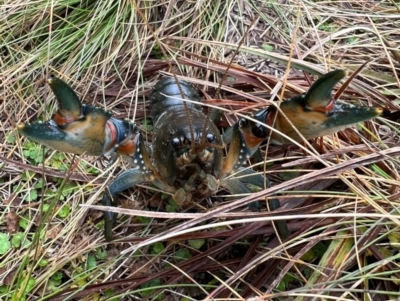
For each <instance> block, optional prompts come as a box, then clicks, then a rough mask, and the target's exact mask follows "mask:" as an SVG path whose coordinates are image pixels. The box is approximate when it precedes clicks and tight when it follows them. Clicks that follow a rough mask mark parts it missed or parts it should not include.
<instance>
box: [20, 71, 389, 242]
mask: <svg viewBox="0 0 400 301" xmlns="http://www.w3.org/2000/svg"><path fill="white" fill-rule="evenodd" d="M345 75H346V72H345V71H343V70H335V71H332V72H329V73H327V74H325V75H324V76H322V77H321V78H319V79H318V80H317V81H316V82H315V83H314V84H313V85H312V86H311V87H310V89H309V91H308V92H307V93H306V94H302V95H298V96H295V97H293V98H291V99H289V100H287V101H284V102H282V104H281V106H280V110H277V108H276V107H273V106H270V107H268V108H267V109H263V110H261V111H259V112H258V113H256V114H255V115H254V116H253V119H252V120H249V119H245V118H243V119H240V120H239V121H238V122H237V123H236V124H234V125H233V126H232V128H231V129H230V130H228V131H227V132H226V134H225V135H224V136H222V135H221V134H220V132H219V130H218V128H217V127H216V125H215V124H214V123H213V121H212V120H210V119H209V117H208V116H206V115H205V114H203V113H202V111H201V106H200V105H198V104H192V103H189V102H188V103H187V104H186V105H185V104H184V102H183V100H182V99H187V100H191V101H196V102H198V101H199V100H200V97H199V95H198V93H197V91H196V89H195V88H194V87H193V86H192V85H191V84H189V83H187V82H184V81H177V79H175V78H163V79H161V80H160V81H159V82H158V83H157V84H156V85H155V87H154V88H153V90H152V92H151V94H150V100H151V107H152V119H153V123H154V133H153V142H152V145H151V146H147V145H146V144H145V142H144V140H143V137H142V135H141V134H140V132H139V131H138V128H137V126H136V125H135V124H134V123H132V122H130V121H129V120H119V119H116V118H113V117H111V114H110V113H109V112H107V111H105V110H103V109H100V108H96V107H94V106H89V105H82V104H81V101H80V100H79V98H78V97H77V95H76V94H75V92H74V91H73V89H72V88H70V87H69V86H68V85H67V84H66V83H65V82H63V81H62V80H61V79H59V78H57V77H50V78H49V80H48V83H49V85H50V87H51V89H52V91H53V92H54V94H55V95H56V97H57V100H58V103H59V109H58V111H57V112H56V114H55V115H54V116H53V118H52V119H51V120H49V121H47V122H44V123H33V124H27V123H23V124H20V125H19V126H18V130H19V132H20V133H21V134H23V135H25V136H27V137H28V138H30V139H32V140H34V141H37V142H39V143H41V144H43V145H46V146H48V147H49V148H52V149H55V150H59V151H63V152H69V153H73V154H86V155H94V156H98V155H110V154H119V155H121V156H123V157H124V158H125V159H126V160H128V161H129V162H130V163H131V164H132V165H134V166H135V167H134V168H132V169H128V170H126V171H124V172H122V173H121V174H119V175H118V176H117V177H116V178H115V179H114V180H113V181H112V182H111V184H110V185H109V187H108V189H107V191H106V192H105V193H104V196H103V199H102V202H103V204H104V205H106V206H109V205H111V204H115V202H116V200H117V195H118V193H119V192H121V191H123V190H126V189H128V188H129V187H131V186H134V185H137V184H140V183H142V182H153V183H154V184H155V185H156V186H157V187H159V188H161V189H163V190H164V191H167V192H170V193H172V194H173V195H174V198H175V199H176V200H177V201H178V202H179V201H182V200H184V199H185V198H186V197H187V196H188V195H193V197H194V198H199V197H204V196H206V195H210V194H212V193H214V192H216V190H217V188H218V186H222V187H224V188H226V189H227V190H228V191H230V192H231V193H233V194H244V193H250V190H249V188H248V187H247V186H246V185H245V184H244V183H243V182H245V183H251V184H253V185H256V186H259V187H264V186H265V185H267V186H268V180H266V179H265V178H264V177H263V176H261V175H259V174H257V173H254V172H253V171H252V170H249V169H243V168H242V165H243V164H244V163H245V162H246V161H247V160H248V159H249V158H250V157H251V156H252V155H253V154H254V153H255V151H256V150H257V149H258V147H259V145H260V144H261V143H262V142H263V141H265V140H266V139H267V138H268V137H271V138H272V141H274V142H276V143H280V144H288V143H290V140H288V139H287V138H284V137H283V136H280V135H279V134H278V133H277V132H276V131H271V130H270V129H271V128H274V129H276V130H278V131H279V132H281V133H283V134H285V135H286V136H287V137H288V138H291V139H293V140H294V141H303V139H312V138H315V137H318V136H322V135H327V134H331V133H334V132H337V131H338V130H341V129H343V128H346V127H348V126H349V125H351V124H354V123H357V122H361V121H364V120H368V119H370V118H373V117H376V116H378V115H380V114H381V112H382V110H381V109H379V108H369V107H358V106H353V105H348V104H344V103H340V102H336V100H335V99H333V98H332V90H333V88H334V86H335V85H336V84H337V83H338V82H339V81H340V80H341V79H342V78H344V77H345ZM188 120H189V122H188ZM265 124H266V125H268V126H269V128H268V127H265V126H264V125H265ZM292 125H293V126H294V127H296V128H297V131H296V130H294V129H293V126H292ZM299 133H300V134H301V135H299ZM225 145H229V151H228V152H227V155H226V158H225V159H224V155H223V148H224V146H225ZM233 173H235V177H234V176H232V174H233ZM238 174H239V175H240V176H246V177H243V178H242V179H241V180H239V179H238V177H237V175H238ZM269 205H270V208H271V209H272V210H274V209H276V208H277V207H279V202H278V201H277V200H272V201H270V203H269ZM255 206H256V204H253V208H254V207H255ZM104 218H105V237H106V239H107V240H111V239H112V225H113V221H114V219H115V217H114V214H113V213H110V212H105V213H104ZM278 227H279V228H280V230H281V231H282V232H285V231H286V232H287V229H286V228H285V224H281V225H278ZM283 235H284V236H286V235H287V233H286V234H284V233H283Z"/></svg>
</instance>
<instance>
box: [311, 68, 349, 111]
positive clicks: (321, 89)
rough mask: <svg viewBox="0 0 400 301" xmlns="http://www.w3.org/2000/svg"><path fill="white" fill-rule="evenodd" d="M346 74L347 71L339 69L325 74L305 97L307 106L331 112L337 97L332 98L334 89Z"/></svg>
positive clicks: (315, 109)
mask: <svg viewBox="0 0 400 301" xmlns="http://www.w3.org/2000/svg"><path fill="white" fill-rule="evenodd" d="M346 74H347V72H346V71H344V70H340V69H339V70H334V71H331V72H329V73H327V74H324V75H323V76H321V77H320V78H319V79H317V80H316V81H315V83H314V84H313V85H312V86H311V87H310V89H309V90H308V91H307V93H306V95H305V97H304V100H305V107H306V108H307V109H309V110H312V111H318V112H326V113H329V112H330V111H332V110H333V108H334V105H335V99H333V98H332V90H333V88H334V87H335V85H336V84H337V83H338V82H339V81H340V80H342V79H343V78H344V77H345V76H346Z"/></svg>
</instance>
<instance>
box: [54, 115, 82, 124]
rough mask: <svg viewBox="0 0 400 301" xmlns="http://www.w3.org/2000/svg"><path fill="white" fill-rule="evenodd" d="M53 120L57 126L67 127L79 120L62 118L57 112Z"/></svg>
mask: <svg viewBox="0 0 400 301" xmlns="http://www.w3.org/2000/svg"><path fill="white" fill-rule="evenodd" d="M53 120H54V122H55V123H56V124H57V125H66V124H68V123H72V122H74V121H76V120H77V119H76V118H74V117H65V116H62V115H61V114H60V113H58V112H56V113H55V114H54V116H53Z"/></svg>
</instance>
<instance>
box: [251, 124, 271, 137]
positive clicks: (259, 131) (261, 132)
mask: <svg viewBox="0 0 400 301" xmlns="http://www.w3.org/2000/svg"><path fill="white" fill-rule="evenodd" d="M251 132H252V133H253V135H254V136H256V137H257V138H267V136H268V132H267V128H266V127H264V126H262V125H261V124H259V123H253V125H252V126H251Z"/></svg>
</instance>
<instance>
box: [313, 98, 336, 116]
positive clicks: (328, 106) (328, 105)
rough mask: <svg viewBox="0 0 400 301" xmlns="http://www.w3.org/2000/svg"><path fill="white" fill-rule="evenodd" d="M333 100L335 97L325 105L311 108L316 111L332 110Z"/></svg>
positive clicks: (327, 111)
mask: <svg viewBox="0 0 400 301" xmlns="http://www.w3.org/2000/svg"><path fill="white" fill-rule="evenodd" d="M335 102H336V101H335V99H334V98H333V97H332V98H331V99H330V100H329V102H328V104H327V105H326V106H325V107H316V108H313V109H312V110H313V111H316V112H322V113H329V112H332V110H333V109H334V108H335Z"/></svg>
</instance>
